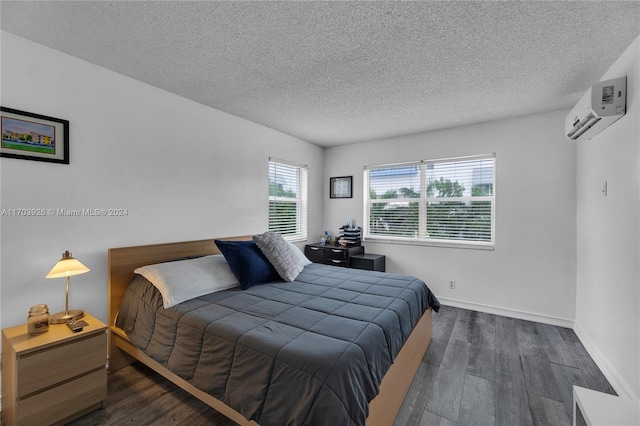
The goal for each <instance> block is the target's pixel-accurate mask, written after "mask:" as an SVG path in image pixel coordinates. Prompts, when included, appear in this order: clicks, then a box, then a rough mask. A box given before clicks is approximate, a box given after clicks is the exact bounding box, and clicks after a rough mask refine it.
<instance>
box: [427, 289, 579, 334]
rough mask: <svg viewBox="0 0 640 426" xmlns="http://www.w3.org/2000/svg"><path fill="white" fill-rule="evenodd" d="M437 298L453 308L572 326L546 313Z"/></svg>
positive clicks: (566, 320) (565, 320) (564, 320)
mask: <svg viewBox="0 0 640 426" xmlns="http://www.w3.org/2000/svg"><path fill="white" fill-rule="evenodd" d="M438 300H440V302H441V303H442V304H443V305H446V306H453V307H455V308H462V309H470V310H472V311H479V312H485V313H487V314H493V315H501V316H503V317H509V318H516V319H521V320H526V321H535V322H541V323H543V324H549V325H555V326H558V327H564V328H573V320H570V319H567V318H557V317H552V316H548V315H540V314H534V313H531V312H522V311H517V310H515V309H509V308H502V307H499V306H491V305H484V304H481V303H474V302H467V301H464V300H456V299H448V298H446V297H439V296H438Z"/></svg>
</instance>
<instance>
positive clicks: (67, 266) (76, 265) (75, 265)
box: [47, 250, 89, 278]
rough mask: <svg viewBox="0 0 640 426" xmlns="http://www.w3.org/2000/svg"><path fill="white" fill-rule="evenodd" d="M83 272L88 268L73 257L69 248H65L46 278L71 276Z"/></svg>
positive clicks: (87, 270)
mask: <svg viewBox="0 0 640 426" xmlns="http://www.w3.org/2000/svg"><path fill="white" fill-rule="evenodd" d="M85 272H89V268H87V267H86V266H84V265H83V264H82V263H81V262H80V261H79V260H78V259H76V258H75V257H73V256H72V255H71V253H70V252H69V250H67V251H65V252H64V253H62V259H60V260H59V261H58V263H56V265H55V266H54V267H53V269H52V270H50V271H49V273H48V274H47V278H62V277H71V276H73V275H80V274H84V273H85Z"/></svg>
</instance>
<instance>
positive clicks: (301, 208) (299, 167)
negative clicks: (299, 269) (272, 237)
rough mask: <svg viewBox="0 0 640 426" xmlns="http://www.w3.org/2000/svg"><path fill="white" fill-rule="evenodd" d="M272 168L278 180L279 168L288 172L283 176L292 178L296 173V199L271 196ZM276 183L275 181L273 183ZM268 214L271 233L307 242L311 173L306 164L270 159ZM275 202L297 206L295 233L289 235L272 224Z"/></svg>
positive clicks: (292, 240) (287, 238) (295, 240)
mask: <svg viewBox="0 0 640 426" xmlns="http://www.w3.org/2000/svg"><path fill="white" fill-rule="evenodd" d="M272 168H275V171H274V173H275V174H276V180H277V176H278V168H281V169H282V170H283V171H285V170H287V171H286V172H285V173H284V174H281V176H292V174H290V173H291V171H292V170H293V171H295V174H296V175H297V182H296V183H297V191H296V195H297V196H296V198H292V197H282V196H278V195H272V194H271V186H272V179H271V177H272ZM273 182H275V181H273ZM267 195H268V202H269V205H268V214H267V222H268V226H267V228H268V229H269V231H273V232H277V233H280V234H281V235H282V237H283V238H284V239H285V240H287V241H291V242H298V241H306V240H307V238H308V235H307V230H308V204H309V171H308V167H307V166H306V165H304V164H299V163H294V162H291V161H286V160H281V159H279V158H274V157H269V166H268V190H267ZM274 202H287V203H292V204H295V205H296V219H295V233H292V234H287V233H283V232H282V227H281V226H280V227H276V226H274V224H273V222H272V219H273V218H272V213H273V209H272V206H273V205H274V204H273V203H274Z"/></svg>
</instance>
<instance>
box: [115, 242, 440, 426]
mask: <svg viewBox="0 0 640 426" xmlns="http://www.w3.org/2000/svg"><path fill="white" fill-rule="evenodd" d="M222 240H224V241H247V240H251V236H238V237H230V238H224V239H222ZM216 254H220V250H219V249H218V247H217V246H216V244H214V240H211V239H209V240H199V241H188V242H177V243H166V244H154V245H147V246H136V247H124V248H113V249H109V324H110V327H109V368H110V369H111V370H116V369H118V368H121V367H123V366H125V365H127V364H129V363H132V362H134V361H136V360H137V361H140V362H142V363H144V364H146V365H147V366H149V367H151V368H152V369H153V370H155V371H156V372H158V373H159V374H161V375H163V376H164V377H165V378H167V379H169V380H170V381H172V382H173V383H175V384H176V385H178V386H179V387H181V388H182V389H184V390H186V391H187V392H189V393H190V394H192V395H193V396H195V397H197V398H199V399H200V400H202V401H203V402H205V403H206V404H208V405H209V406H211V407H212V408H214V409H215V410H217V411H219V412H220V413H222V414H224V415H225V416H227V417H229V418H230V419H232V420H234V421H235V422H237V423H238V424H241V425H256V424H263V425H269V424H318V423H323V422H324V423H326V424H331V423H336V422H337V424H354V425H356V424H364V423H365V422H366V424H368V425H391V424H393V421H394V420H395V417H396V414H397V412H398V410H399V409H400V406H401V405H402V402H403V400H404V397H405V395H406V393H407V391H408V389H409V387H410V385H411V382H412V380H413V377H414V375H415V373H416V371H417V369H418V366H419V364H420V361H421V360H422V358H423V356H424V353H425V352H426V350H427V347H428V345H429V342H430V340H431V335H432V312H433V310H434V309H436V310H437V309H438V307H439V304H438V302H437V299H436V298H435V296H433V295H432V294H431V292H430V291H428V289H427V296H426V299H425V296H424V295H422V296H420V295H418V296H417V299H416V300H417V301H415V302H414V301H411V300H412V299H411V296H407V301H403V300H401V299H399V300H397V301H396V300H395V299H394V301H393V303H392V305H393V308H392V309H390V310H388V311H387V310H385V311H380V312H379V313H377V314H375V315H373V316H374V317H375V320H374V321H370V320H367V321H368V322H369V323H367V324H365V325H362V326H361V325H358V324H357V322H358V320H360V316H359V315H364V316H365V317H366V318H369V317H371V315H372V314H371V312H372V310H375V309H377V308H378V307H377V306H375V305H376V303H379V300H377V301H376V300H375V299H376V297H374V296H372V294H374V295H375V294H377V293H379V292H382V293H381V298H383V299H384V298H385V297H386V296H387V294H386V292H389V291H391V292H393V297H395V296H396V295H397V294H400V293H402V294H403V296H402V297H405V296H404V295H405V294H409V293H412V292H414V293H417V292H418V291H416V290H415V289H416V288H421V286H423V287H424V288H426V285H424V283H422V282H421V281H419V280H417V279H415V278H413V277H406V276H400V275H393V274H385V273H377V272H373V271H358V270H351V269H348V268H339V267H333V266H327V265H319V264H311V265H308V266H305V267H304V270H303V271H302V272H301V273H300V274H299V275H298V278H296V281H294V282H293V283H290V282H282V281H281V282H272V283H268V284H265V285H262V286H256V287H252V288H250V289H248V290H239V289H231V290H224V291H221V292H219V293H214V294H213V295H203V296H201V297H197V298H194V300H191V301H188V302H185V303H181V304H178V305H176V306H173V307H170V308H168V309H166V310H165V309H164V308H163V307H161V306H160V307H154V308H153V309H154V310H156V311H158V312H161V313H162V315H163V316H162V318H164V317H172V318H174V319H176V320H183V319H184V320H185V321H186V325H179V324H178V325H175V326H173V325H170V326H169V327H168V328H167V329H166V330H169V331H165V328H162V329H161V328H159V326H158V330H161V331H162V333H158V332H153V333H147V334H148V335H149V336H150V335H152V334H156V335H157V334H160V335H164V336H165V337H166V336H167V333H168V334H169V335H170V337H168V338H166V340H169V341H172V340H173V342H174V344H175V347H176V348H178V349H180V351H182V352H185V351H186V352H188V353H186V354H183V355H184V356H183V358H187V359H188V358H194V357H195V359H196V360H195V364H194V365H195V366H194V367H193V368H191V370H189V367H184V365H183V364H182V362H181V361H180V362H174V361H171V360H170V359H169V358H170V357H169V356H166V357H165V356H163V355H162V354H163V353H165V352H166V351H172V350H173V349H171V348H169V349H166V348H163V347H162V346H158V345H159V344H156V343H155V341H154V343H151V344H150V345H147V347H146V348H145V344H144V342H145V341H149V340H150V338H149V336H146V335H145V336H143V337H142V338H141V337H140V336H139V335H138V336H136V335H135V333H132V332H131V330H133V328H132V327H133V326H132V325H131V324H132V323H131V320H129V321H128V322H127V320H123V319H122V317H120V318H117V317H118V316H119V312H120V308H121V305H123V300H125V304H124V305H123V307H124V306H127V308H126V309H127V311H128V310H129V309H130V308H129V307H128V305H130V304H131V302H128V299H129V298H131V297H132V296H131V295H130V294H131V293H132V292H134V291H133V290H131V291H129V292H128V293H127V290H128V288H129V286H130V285H131V286H132V288H142V289H144V290H143V291H138V292H139V293H145V294H146V293H148V289H147V287H144V286H148V284H146V283H144V282H143V283H142V284H141V283H140V281H145V280H141V279H140V276H138V275H137V274H135V273H134V270H135V269H136V268H139V267H141V266H144V265H150V264H157V263H161V262H167V261H172V260H177V259H185V258H197V257H201V256H210V255H216ZM353 273H358V274H359V275H357V276H354V275H353ZM134 278H135V280H134ZM380 280H382V281H381V282H383V283H386V284H385V285H383V286H382V287H380V288H379V289H377V287H376V288H374V287H371V286H370V284H371V285H373V284H372V283H373V282H377V281H380ZM404 281H407V283H405V282H404ZM409 281H411V283H409ZM414 281H415V282H414ZM354 282H355V283H356V284H355V286H356V287H362V294H360V295H357V294H356V293H353V291H354V290H353V289H351V288H348V287H345V286H352V285H353V283H354ZM132 283H135V285H134V284H132ZM389 283H391V284H389ZM417 283H421V285H417ZM396 285H400V286H408V287H407V289H402V290H398V289H396V288H395V287H396ZM140 286H142V287H140ZM323 286H325V287H326V288H325V287H323ZM327 286H328V287H327ZM292 289H295V291H293V290H292ZM419 292H422V290H419ZM300 293H315V294H312V295H311V296H310V299H309V300H307V299H301V297H302V296H301V294H300ZM320 293H321V294H320ZM347 293H348V294H349V296H348V297H346V296H344V295H345V294H347ZM125 295H126V296H125ZM327 295H336V297H337V299H339V300H338V301H337V302H336V301H335V300H333V296H327ZM353 295H355V296H353ZM352 296H353V297H356V298H358V300H362V299H374V302H373V304H374V306H373V307H366V308H363V307H360V305H359V304H358V305H354V306H356V308H354V307H353V306H347V305H345V306H338V305H336V306H335V307H332V308H328V307H327V306H326V304H331V303H334V302H335V303H338V302H339V303H343V300H342V299H344V300H346V301H347V302H348V299H349V298H351V297H352ZM153 297H156V298H157V295H156V296H152V297H151V298H152V299H153ZM318 297H320V299H318ZM345 297H346V299H345ZM378 299H380V298H378ZM319 300H321V301H322V306H319V305H318V303H319V302H318V301H319ZM247 301H251V303H249V302H247ZM209 302H212V303H216V304H220V305H222V307H220V306H219V305H215V306H214V307H213V308H210V307H209V306H205V305H207V304H208V303H209ZM347 302H344V303H347ZM145 303H146V302H145ZM149 303H153V302H149ZM158 303H161V302H158ZM314 304H315V305H314ZM403 304H405V305H407V306H409V305H411V307H410V308H409V309H408V311H410V312H409V313H408V317H407V318H408V319H405V320H401V319H397V320H393V316H394V315H396V311H398V310H399V309H401V308H399V305H403ZM243 305H244V306H247V308H246V309H245V310H244V311H243V308H242V306H243ZM285 305H290V306H289V307H287V308H286V309H289V308H290V309H292V310H293V311H300V310H304V312H305V315H302V316H300V315H293V314H291V313H290V312H289V311H286V310H285V307H284V306H285ZM261 306H262V307H263V308H262V309H261V308H260V307H261ZM281 306H282V307H283V308H282V310H280V308H281ZM140 310H141V311H144V309H140ZM316 310H317V311H316ZM323 310H324V311H326V312H323ZM332 310H336V311H337V312H339V315H338V316H345V317H351V316H353V318H347V319H348V320H349V321H350V325H348V324H346V323H345V325H344V327H343V326H341V325H340V324H339V323H335V321H336V318H335V317H334V316H333V315H332V314H331V312H330V311H332ZM221 311H222V312H223V314H221V313H220V312H221ZM355 311H362V312H359V313H353V312H355ZM196 312H198V313H199V315H200V316H199V317H198V316H196V315H195V313H196ZM203 312H208V313H204V314H203ZM330 314H331V315H330ZM137 315H138V314H135V315H130V316H137ZM140 316H142V315H141V314H140ZM203 316H204V317H207V318H208V320H209V321H210V322H209V323H204V322H203V320H202V319H201V317H203ZM293 317H297V318H302V319H303V322H308V323H309V324H308V327H310V328H309V329H306V330H303V331H300V327H302V326H301V325H299V324H297V323H295V321H298V319H291V318H293ZM236 318H237V319H238V320H235V319H236ZM116 319H118V320H119V324H120V325H122V324H123V323H124V324H127V325H126V326H123V328H125V329H127V330H128V332H127V331H125V330H124V329H123V328H120V327H118V326H116ZM229 319H234V320H229ZM145 321H146V320H142V321H141V322H145ZM163 321H164V319H163ZM367 321H365V323H366V322H367ZM225 322H226V323H227V328H221V327H223V325H221V324H222V323H225ZM250 322H255V323H256V324H255V329H252V330H248V329H247V328H246V323H250ZM360 322H362V321H360ZM387 323H388V328H389V330H392V331H389V330H379V328H380V329H381V328H384V327H387V325H385V324H387ZM198 324H200V325H199V326H200V327H201V329H200V330H199V331H196V332H194V333H195V334H194V335H195V336H205V337H202V338H201V339H200V341H198V339H197V338H196V343H197V344H192V343H189V344H184V343H180V342H181V341H180V340H179V339H181V338H182V335H186V334H189V333H184V332H179V331H178V330H185V329H189V330H191V329H192V328H193V327H194V326H195V325H198ZM354 324H355V325H354ZM229 326H230V328H229ZM153 327H155V325H154V326H153ZM172 327H173V328H172ZM185 327H186V328H185ZM354 327H355V328H354ZM240 329H241V330H240ZM318 330H320V333H315V332H316V331H318ZM128 333H129V334H128ZM171 333H173V334H171ZM207 333H214V334H213V335H214V337H213V338H211V337H206V336H208V334H207ZM278 333H283V334H284V335H289V336H288V338H290V339H291V340H290V341H287V342H280V341H279V339H281V337H282V334H278ZM310 334H320V335H321V338H324V339H325V340H324V341H323V340H321V341H320V342H321V343H317V342H316V343H313V341H309V340H306V338H307V337H308V336H309V335H310ZM262 335H265V336H267V338H268V340H263V341H261V340H259V339H260V338H262ZM347 335H351V336H347ZM396 335H402V338H401V339H400V342H399V343H398V340H397V339H398V338H397V336H396ZM256 336H257V337H256ZM282 338H283V337H282ZM349 339H351V340H349ZM160 340H162V339H160ZM223 340H224V341H225V342H226V343H225V344H226V346H219V350H220V351H222V352H224V351H229V350H234V351H236V352H243V353H247V352H248V353H249V358H248V359H247V360H245V361H238V360H241V359H242V358H239V355H238V354H237V353H235V352H234V354H233V355H230V356H231V359H233V361H234V367H235V366H236V364H237V365H238V366H243V365H244V367H243V370H240V371H241V372H240V373H235V372H234V373H229V374H228V376H226V379H224V380H223V382H224V386H222V385H219V384H216V383H214V382H215V380H213V379H212V380H211V383H209V378H208V377H209V376H204V377H205V378H203V375H202V374H196V370H197V371H200V370H202V371H203V372H208V374H209V375H213V376H216V375H217V376H220V375H221V374H220V373H219V371H220V369H219V368H218V366H217V364H216V363H219V362H221V361H220V359H222V360H224V359H225V357H224V356H223V357H222V358H220V359H217V360H216V357H215V356H213V357H212V356H211V354H212V353H215V351H211V350H205V349H203V348H202V347H203V346H204V343H202V342H204V341H214V342H217V344H218V345H219V344H220V342H221V341H223ZM364 341H369V342H373V344H374V345H378V346H383V347H384V348H386V349H384V348H383V349H382V350H381V351H377V350H376V351H374V350H368V349H362V348H361V345H363V344H364V343H363V342H364ZM141 342H143V343H142V344H141ZM176 342H177V343H176ZM238 342H242V344H240V343H238ZM345 342H346V343H345ZM154 345H156V346H155V348H152V349H151V350H150V349H149V346H152V347H153V346H154ZM198 345H199V346H198ZM234 345H235V346H234ZM191 346H198V347H199V348H200V349H194V350H195V351H196V352H197V351H200V352H199V353H195V354H194V353H193V351H194V350H192V349H190V348H191ZM236 347H240V349H239V350H237V349H233V348H236ZM315 347H321V348H322V350H319V351H316V350H312V349H315ZM185 348H189V349H185ZM229 348H232V349H229ZM325 348H326V349H325ZM334 349H335V350H334ZM163 351H164V352H163ZM175 351H176V352H180V351H178V350H175ZM314 352H320V358H323V357H324V356H325V355H327V354H329V355H330V354H331V352H336V358H335V359H334V360H326V359H324V360H320V361H312V360H311V358H309V361H308V362H307V361H306V358H305V357H306V356H309V357H312V356H313V355H314ZM387 352H388V353H387ZM203 354H204V355H203ZM329 355H327V356H329ZM351 355H353V356H355V358H353V360H358V361H353V360H351V359H350V358H349V356H351ZM277 357H280V358H277ZM207 358H212V359H210V360H209V361H206V360H207ZM181 359H182V358H181ZM226 359H229V356H227V357H226ZM270 359H273V361H272V362H271V361H269V360H270ZM265 360H266V361H269V362H271V363H270V364H269V362H264V361H265ZM207 362H208V363H211V364H212V365H208V364H207ZM323 363H324V364H323ZM265 364H269V366H266V367H265ZM293 364H296V365H293ZM340 365H344V366H345V368H347V370H348V371H347V372H345V373H344V374H343V373H340V374H337V373H336V371H339V370H336V369H337V368H338V367H339V366H340ZM258 367H259V368H258ZM212 371H213V373H211V372H212ZM252 374H255V375H256V376H255V380H254V377H253V376H252ZM298 376H305V377H307V376H313V377H314V380H313V383H314V384H312V385H310V384H309V383H310V381H309V380H307V379H305V378H304V377H302V378H301V377H298ZM342 376H345V377H347V378H346V379H344V380H342V379H341V378H342ZM281 377H287V379H288V380H289V379H293V382H292V383H293V384H288V383H287V384H284V382H281V381H280V380H281V379H280V378H281ZM338 379H340V380H338ZM248 381H251V382H252V383H253V382H257V385H255V384H254V385H252V386H254V387H256V388H260V389H259V390H258V391H256V392H257V393H258V394H259V395H262V396H260V398H257V397H254V396H253V395H252V394H251V392H248V391H247V389H248V388H247V386H248V385H247V384H246V382H248ZM360 381H361V382H362V383H360ZM227 382H228V383H227ZM316 382H317V383H319V384H318V387H317V388H314V387H313V386H315V383H316ZM356 382H357V385H354V383H356ZM234 383H235V387H236V388H240V389H241V390H242V392H240V391H239V390H238V391H236V392H235V393H234V391H233V390H228V389H226V388H225V386H231V387H233V386H234ZM221 386H222V387H221ZM261 386H262V388H261ZM267 388H268V389H267ZM252 392H253V391H252ZM340 392H342V394H340ZM242 393H244V394H245V395H247V396H246V397H244V398H240V397H239V396H238V395H242ZM345 394H346V396H348V397H349V398H350V396H349V395H350V394H353V395H354V398H355V399H354V400H347V398H345ZM265 395H269V396H268V397H266V396H265ZM256 398H257V399H259V401H256ZM341 399H345V401H344V402H343V401H340V400H341ZM301 401H302V402H301ZM363 401H364V402H363ZM368 401H370V402H368ZM367 402H368V403H367ZM294 405H296V406H297V405H300V406H301V407H302V408H301V409H300V411H299V412H294V411H295V410H297V408H292V407H293V406H294ZM283 411H287V412H286V413H285V414H283V413H282V412H283ZM289 411H290V412H291V413H290V412H289ZM329 413H330V415H329ZM283 415H285V417H286V420H285V421H284V422H283V420H282V419H283V418H285V417H282V416H283ZM253 419H256V420H258V421H256V420H253ZM320 419H321V420H320Z"/></svg>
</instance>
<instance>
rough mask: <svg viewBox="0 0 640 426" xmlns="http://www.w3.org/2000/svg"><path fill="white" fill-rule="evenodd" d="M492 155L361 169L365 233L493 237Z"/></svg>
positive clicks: (472, 240) (482, 241) (486, 241)
mask: <svg viewBox="0 0 640 426" xmlns="http://www.w3.org/2000/svg"><path fill="white" fill-rule="evenodd" d="M494 166H495V155H493V154H491V155H483V156H474V157H464V158H454V159H446V160H433V161H426V160H425V161H419V162H415V163H406V164H400V165H385V166H371V167H366V168H365V170H364V182H365V187H368V189H369V190H368V191H367V192H366V193H365V197H364V210H365V230H364V232H365V238H370V239H395V240H411V241H415V242H420V241H445V242H446V241H452V242H457V243H464V244H479V245H492V244H493V242H494V220H495V214H494V204H495V199H494V197H495V167H494Z"/></svg>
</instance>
